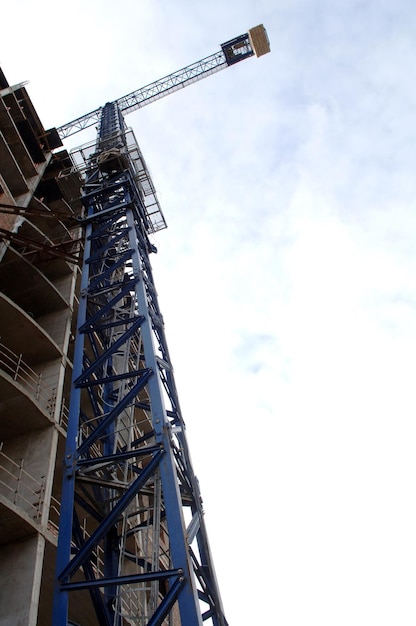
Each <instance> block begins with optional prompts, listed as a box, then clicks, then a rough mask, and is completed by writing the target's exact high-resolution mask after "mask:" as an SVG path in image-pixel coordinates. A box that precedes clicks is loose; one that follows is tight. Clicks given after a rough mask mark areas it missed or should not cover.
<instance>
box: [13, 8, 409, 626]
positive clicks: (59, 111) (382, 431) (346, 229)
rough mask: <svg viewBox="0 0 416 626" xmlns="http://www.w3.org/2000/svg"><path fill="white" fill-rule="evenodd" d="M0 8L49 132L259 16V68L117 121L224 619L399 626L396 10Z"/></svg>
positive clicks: (402, 143) (402, 515)
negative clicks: (146, 190) (135, 171)
mask: <svg viewBox="0 0 416 626" xmlns="http://www.w3.org/2000/svg"><path fill="white" fill-rule="evenodd" d="M57 6H59V9H57ZM65 7H67V8H66V9H65ZM7 10H8V13H9V19H10V24H11V25H12V24H14V25H15V28H11V27H10V28H7V29H6V31H7V32H5V33H2V45H1V52H2V54H1V64H2V67H3V69H4V72H5V74H6V76H7V77H8V79H9V81H10V82H19V81H22V80H25V79H28V80H30V85H29V87H28V88H29V93H30V95H31V97H32V99H33V101H34V103H35V106H36V107H37V109H38V112H39V114H40V116H41V118H42V120H43V121H44V123H45V125H47V126H52V125H60V124H62V123H64V122H67V121H69V120H71V119H73V118H74V117H77V116H78V115H81V114H83V113H85V112H87V111H89V110H92V109H95V108H96V107H97V106H99V105H101V104H104V103H105V102H106V101H108V100H113V99H116V98H118V97H120V96H122V95H124V94H126V93H129V92H130V91H132V90H134V89H135V88H138V87H140V86H142V85H145V84H147V83H149V82H151V81H152V80H156V79H157V78H160V77H162V76H164V75H166V74H168V73H169V72H172V71H174V70H176V69H178V68H180V67H183V66H185V65H187V64H188V63H191V62H194V61H196V60H197V59H199V58H202V57H204V56H206V55H208V54H211V53H212V52H215V51H216V50H217V49H219V44H221V42H223V41H226V40H227V39H230V38H232V37H233V36H235V35H238V34H240V33H244V32H247V30H248V29H249V28H250V27H252V26H255V25H256V24H258V23H264V25H265V26H266V28H267V31H268V33H269V37H270V41H271V47H272V52H271V54H270V55H267V56H265V57H262V58H260V59H249V60H247V61H244V62H243V63H241V64H239V65H237V66H235V67H232V68H229V69H227V70H226V71H224V72H220V73H219V74H217V75H215V76H213V77H210V78H209V79H207V80H204V81H202V82H200V83H198V84H196V85H194V86H192V87H189V88H188V89H185V90H183V91H182V92H180V93H177V94H174V95H172V96H169V97H168V98H165V99H163V100H161V101H159V102H157V103H154V104H152V105H151V106H149V107H147V108H146V109H143V110H142V111H139V112H137V113H134V114H132V115H131V116H129V117H128V118H127V122H128V124H130V125H131V126H132V127H133V128H134V131H135V133H136V136H137V138H138V140H139V143H140V145H141V148H142V150H143V153H144V155H145V158H146V160H147V162H148V165H149V167H150V169H151V172H152V175H153V179H154V183H155V185H156V188H157V190H158V195H159V199H160V202H161V204H162V208H163V211H164V213H165V216H166V219H167V221H168V224H169V228H168V230H167V231H164V232H161V233H159V234H158V235H157V237H156V238H155V243H156V245H157V246H158V249H159V253H158V255H157V256H155V257H154V270H155V278H156V281H157V285H158V291H159V297H160V300H161V305H162V309H163V312H164V317H165V321H166V331H167V337H168V341H169V345H170V350H171V353H172V357H173V361H174V364H175V369H176V376H177V385H178V388H179V392H180V396H181V401H182V405H183V410H184V415H185V419H186V422H187V425H188V437H189V440H190V446H191V451H192V457H193V461H194V466H195V471H196V473H197V475H198V477H199V479H200V483H201V489H202V494H203V498H204V502H205V509H206V517H207V525H208V530H209V535H210V541H211V544H212V549H213V553H214V558H215V563H216V568H217V573H218V578H219V582H220V587H221V591H222V596H223V602H224V606H225V609H226V613H227V617H228V620H229V622H230V625H234V626H236V625H238V626H253V624H276V625H277V624H279V626H304V625H305V624H312V625H313V624H319V626H333V625H334V624H336V625H337V626H342V625H344V624H345V625H348V626H350V625H351V624H354V625H356V626H368V624H377V626H380V625H382V626H384V625H386V626H387V625H390V624H393V623H394V624H397V623H399V624H401V625H402V626H407V625H409V626H410V624H412V625H413V624H414V622H415V618H416V608H415V604H414V599H413V598H414V588H415V583H416V574H415V565H414V563H415V562H416V540H415V532H414V528H415V525H416V507H415V499H414V492H415V476H416V467H415V465H416V462H415V454H414V448H415V434H416V427H415V408H416V407H415V404H416V401H415V396H416V394H415V391H414V389H415V382H414V381H415V372H416V306H415V305H416V288H415V285H416V254H415V244H416V211H415V208H416V207H415V171H416V157H415V154H416V150H415V145H416V141H415V139H416V137H415V123H414V113H415V108H416V88H415V80H414V68H413V66H414V57H415V47H416V44H415V41H414V33H415V30H416V6H415V5H414V3H413V2H410V1H407V0H378V1H375V0H367V1H366V2H361V1H354V0H350V1H344V0H333V1H332V2H329V1H325V0H292V1H289V0H281V1H280V2H278V3H274V2H272V1H271V0H269V1H265V0H257V1H256V2H254V1H248V0H240V1H239V2H237V1H236V0H230V1H229V2H228V3H224V2H219V0H212V1H211V2H209V3H207V2H190V1H189V0H187V1H185V0H176V1H175V2H174V3H173V2H168V1H167V0H159V1H158V0H155V1H153V2H150V1H140V2H138V1H136V2H133V1H132V0H121V1H120V2H118V3H111V2H107V1H106V0H104V1H101V2H98V1H95V2H91V1H89V0H84V2H83V3H81V2H80V1H79V0H75V1H73V2H71V3H66V2H61V3H59V5H57V3H55V2H47V1H45V0H40V1H39V2H37V3H33V2H23V1H21V0H17V1H15V3H14V4H13V6H9V7H8V9H7ZM23 16H24V17H23ZM17 33H18V36H17ZM43 54H46V56H47V61H44V62H40V61H41V57H42V55H43ZM81 140H82V141H83V140H84V139H83V138H82V139H81ZM77 142H78V140H77V139H76V140H75V141H74V144H76V143H77ZM74 144H72V145H74Z"/></svg>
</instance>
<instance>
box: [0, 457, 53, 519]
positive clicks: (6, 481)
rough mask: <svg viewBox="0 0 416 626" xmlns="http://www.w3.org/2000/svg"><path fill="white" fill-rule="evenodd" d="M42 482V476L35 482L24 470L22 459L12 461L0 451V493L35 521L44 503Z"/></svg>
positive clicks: (39, 517)
mask: <svg viewBox="0 0 416 626" xmlns="http://www.w3.org/2000/svg"><path fill="white" fill-rule="evenodd" d="M44 482H45V480H44V476H42V477H41V478H40V480H37V479H36V478H34V477H33V476H32V475H31V474H30V473H29V472H27V471H26V470H25V469H24V460H23V459H19V460H18V461H16V460H13V459H11V458H10V457H9V456H7V455H6V454H5V453H4V452H3V450H0V493H2V494H3V495H4V496H5V497H6V498H7V499H8V500H10V502H12V503H13V504H14V505H16V506H18V507H20V508H21V509H23V510H24V511H25V512H26V513H27V514H28V515H29V516H30V517H31V518H32V519H34V520H36V521H38V520H40V519H41V517H42V512H43V506H44V503H45V502H44V493H45V487H44Z"/></svg>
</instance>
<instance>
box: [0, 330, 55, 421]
mask: <svg viewBox="0 0 416 626" xmlns="http://www.w3.org/2000/svg"><path fill="white" fill-rule="evenodd" d="M0 369H1V370H3V371H4V372H5V373H6V374H8V375H9V376H10V377H11V378H12V379H13V380H14V381H15V382H16V383H18V384H20V385H22V387H24V388H25V389H26V390H27V391H29V393H30V394H31V395H32V396H33V397H34V399H35V400H36V401H37V402H38V403H39V404H40V405H41V407H42V408H43V409H45V410H46V411H47V412H48V414H49V415H51V416H53V414H54V411H55V399H56V394H55V390H54V389H51V388H50V387H48V386H47V385H46V384H45V383H44V382H43V381H42V374H38V373H37V372H35V371H34V370H33V369H32V368H31V367H29V365H27V364H26V363H25V362H24V360H23V355H22V354H15V353H14V352H13V351H12V350H10V349H9V348H8V347H7V346H5V345H4V343H2V342H1V341H0Z"/></svg>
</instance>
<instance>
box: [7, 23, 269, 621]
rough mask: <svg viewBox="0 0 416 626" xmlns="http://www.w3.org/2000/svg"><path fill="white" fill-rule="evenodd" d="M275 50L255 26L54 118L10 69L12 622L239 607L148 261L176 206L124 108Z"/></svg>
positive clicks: (193, 617)
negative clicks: (226, 594)
mask: <svg viewBox="0 0 416 626" xmlns="http://www.w3.org/2000/svg"><path fill="white" fill-rule="evenodd" d="M268 50H269V44H268V40H267V35H266V32H265V30H264V28H263V27H262V26H259V27H256V28H254V29H252V30H251V31H249V33H247V34H244V35H241V36H239V37H237V38H234V39H233V40H230V41H228V42H226V43H225V44H223V45H222V46H221V51H220V52H218V53H215V54H214V55H211V56H210V57H207V58H206V59H203V60H201V61H199V62H197V63H194V64H193V65H191V66H188V67H187V68H184V69H183V70H180V71H178V72H175V73H174V74H171V75H169V76H168V77H165V78H164V79H161V80H160V81H156V82H155V83H152V84H151V85H148V86H147V87H145V88H142V89H140V90H138V91H137V92H133V93H132V94H129V95H128V96H125V97H123V98H121V99H119V100H116V101H114V102H112V103H108V104H106V105H105V106H104V107H100V108H99V109H97V110H96V111H93V112H92V113H90V114H87V115H85V116H83V117H82V118H79V119H77V120H74V121H73V122H71V123H70V124H67V125H65V126H63V127H60V128H58V129H56V128H53V129H46V130H45V128H44V127H43V125H42V123H41V121H40V119H39V117H38V115H37V114H36V111H35V108H34V106H33V104H32V102H31V100H30V98H29V96H28V93H27V91H26V88H25V86H24V85H23V84H21V85H14V86H10V85H9V84H8V82H7V80H6V78H5V76H4V74H3V73H2V72H1V71H0V624H1V625H2V626H3V625H4V626H6V625H7V626H8V625H10V626H12V625H13V626H49V625H50V624H53V625H54V626H67V625H69V624H74V625H79V626H127V625H135V626H145V625H151V626H156V625H157V624H164V625H165V626H167V625H168V624H170V625H180V624H182V625H183V626H194V625H195V626H196V625H201V624H203V623H204V622H207V623H209V624H213V625H214V626H225V625H226V624H227V620H226V617H225V615H224V611H223V608H222V603H221V598H220V594H219V590H218V585H217V581H216V577H215V571H214V567H213V563H212V560H211V555H210V550H209V544H208V538H207V533H206V529H205V525H204V518H203V510H202V500H201V496H200V493H199V486H198V481H197V479H196V477H195V474H194V472H193V468H192V465H191V462H190V456H189V451H188V447H187V442H186V436H185V423H184V420H183V417H182V414H181V411H180V405H179V399H178V395H177V391H176V387H175V382H174V377H173V368H172V364H171V360H170V356H169V352H168V347H167V343H166V338H165V335H164V328H163V318H162V315H161V312H160V310H159V305H158V301H157V295H156V289H155V286H154V282H153V276H152V270H151V264H150V258H151V254H152V253H153V252H154V251H155V249H154V246H153V244H152V243H151V239H150V237H151V235H152V233H154V232H156V231H158V230H160V229H162V228H164V227H165V226H166V224H165V220H164V216H163V213H162V211H161V208H160V206H159V203H158V200H157V197H156V193H155V190H154V186H153V183H152V181H151V178H150V176H149V173H148V170H147V167H146V163H145V160H144V158H143V155H142V154H141V152H140V149H139V146H138V144H137V141H136V139H135V137H134V133H133V131H132V130H131V129H128V128H127V126H126V124H125V121H124V115H125V114H126V113H128V112H129V111H131V110H135V109H137V108H140V107H141V106H144V105H145V104H148V103H150V102H152V101H153V100H156V99H157V98H159V97H162V96H165V95H167V94H169V93H171V92H172V91H175V90H176V89H179V88H182V87H184V86H186V85H187V84H190V83H192V82H195V81H197V80H199V79H200V78H203V77H205V76H207V75H209V74H212V73H214V72H216V71H218V70H219V69H223V68H226V67H229V66H230V65H233V64H234V63H236V62H238V61H240V60H243V59H245V58H248V57H250V56H253V54H256V55H257V56H260V55H261V54H264V53H265V52H268ZM91 124H95V125H97V124H98V136H97V139H96V140H95V141H94V142H91V143H90V144H88V145H84V146H82V147H80V148H79V149H77V150H75V151H73V152H72V153H71V154H69V153H68V152H67V151H66V150H65V148H64V146H63V143H62V141H63V140H64V139H65V137H66V136H68V135H70V134H71V133H73V132H77V131H78V130H82V129H83V128H85V127H86V126H89V125H91Z"/></svg>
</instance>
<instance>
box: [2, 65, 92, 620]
mask: <svg viewBox="0 0 416 626" xmlns="http://www.w3.org/2000/svg"><path fill="white" fill-rule="evenodd" d="M69 165H70V161H69V155H68V153H67V152H66V151H65V150H63V149H62V144H61V142H60V140H59V137H58V135H57V133H56V131H54V130H51V131H45V129H44V128H43V126H42V123H41V121H40V120H39V117H38V115H37V114H36V111H35V109H34V107H33V105H32V103H31V101H30V98H29V96H28V94H27V91H26V89H25V87H24V85H17V86H9V84H8V83H7V80H6V78H5V76H4V74H3V73H2V72H1V71H0V624H1V626H7V625H10V626H11V625H13V626H36V625H38V626H47V625H48V626H49V625H50V624H51V623H52V618H51V615H52V594H53V578H54V563H55V552H56V544H57V533H58V519H59V508H60V489H61V465H62V458H63V450H64V439H65V419H66V414H67V409H66V407H67V400H68V393H69V386H70V378H71V349H72V346H73V341H72V337H73V328H72V325H73V320H74V319H75V316H74V310H75V309H76V307H77V300H76V285H77V280H78V278H79V276H78V275H79V269H78V265H77V264H76V263H74V262H72V258H71V255H72V254H76V253H77V251H78V250H79V246H80V242H79V241H77V239H78V237H79V229H78V228H77V226H76V221H75V220H74V219H73V218H74V217H75V216H76V214H77V212H79V211H80V210H81V203H80V182H81V181H80V178H79V176H78V175H77V174H74V173H72V174H69V175H67V176H65V175H63V174H62V173H63V172H64V171H65V170H66V169H67V168H68V166H69Z"/></svg>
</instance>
